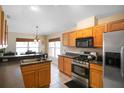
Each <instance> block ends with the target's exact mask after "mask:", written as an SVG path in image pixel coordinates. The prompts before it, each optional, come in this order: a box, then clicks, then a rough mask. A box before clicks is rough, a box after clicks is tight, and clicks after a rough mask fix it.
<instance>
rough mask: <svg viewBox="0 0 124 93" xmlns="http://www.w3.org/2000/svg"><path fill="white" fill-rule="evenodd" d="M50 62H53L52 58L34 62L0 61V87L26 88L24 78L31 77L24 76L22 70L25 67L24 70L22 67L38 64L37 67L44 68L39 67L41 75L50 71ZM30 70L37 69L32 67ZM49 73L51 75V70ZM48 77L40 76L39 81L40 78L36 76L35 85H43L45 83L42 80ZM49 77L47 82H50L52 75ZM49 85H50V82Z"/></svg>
mask: <svg viewBox="0 0 124 93" xmlns="http://www.w3.org/2000/svg"><path fill="white" fill-rule="evenodd" d="M50 63H51V60H50V59H48V60H47V59H46V60H41V61H36V62H33V63H27V62H25V63H20V61H19V62H17V61H15V62H14V61H13V62H2V63H0V88H24V87H26V86H25V81H24V79H30V78H29V77H28V78H27V77H26V78H24V75H23V73H22V72H23V71H25V69H24V70H22V68H26V67H27V66H28V67H29V66H32V65H34V66H37V67H36V68H40V69H42V70H40V69H39V70H38V69H37V70H38V71H39V72H41V73H39V74H38V75H39V76H40V77H41V76H42V73H46V71H48V70H49V71H50ZM48 64H49V65H48ZM45 65H46V66H45ZM34 66H33V67H34ZM20 67H21V68H20ZM46 68H47V70H45V69H46ZM30 70H32V71H31V72H35V71H33V70H34V68H30ZM35 70H36V69H35ZM27 71H29V70H27ZM27 71H26V73H27ZM36 73H37V72H36ZM49 75H50V72H49ZM29 76H30V75H29ZM36 76H37V75H36ZM45 77H46V78H47V76H45ZM31 78H33V77H31ZM46 78H40V79H39V80H40V83H37V80H36V79H38V77H35V78H34V79H35V80H34V81H36V83H35V85H37V86H38V84H39V85H41V84H42V83H44V82H42V81H44V80H43V79H46ZM48 79H49V82H47V83H50V76H48ZM30 82H32V81H30ZM30 82H29V85H30ZM47 86H49V84H48V85H47ZM31 87H32V86H31ZM35 87H36V86H35ZM40 87H42V86H40Z"/></svg>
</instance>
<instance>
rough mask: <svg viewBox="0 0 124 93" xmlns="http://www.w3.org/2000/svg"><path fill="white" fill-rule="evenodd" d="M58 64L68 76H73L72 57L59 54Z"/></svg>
mask: <svg viewBox="0 0 124 93" xmlns="http://www.w3.org/2000/svg"><path fill="white" fill-rule="evenodd" d="M58 62H59V63H58V64H59V70H60V71H61V72H63V73H65V74H66V75H68V76H71V75H72V73H71V63H72V59H71V58H67V57H63V56H59V59H58Z"/></svg>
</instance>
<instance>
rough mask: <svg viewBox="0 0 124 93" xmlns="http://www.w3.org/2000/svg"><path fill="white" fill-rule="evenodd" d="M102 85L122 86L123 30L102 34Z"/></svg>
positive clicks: (123, 63) (123, 73) (123, 86)
mask: <svg viewBox="0 0 124 93" xmlns="http://www.w3.org/2000/svg"><path fill="white" fill-rule="evenodd" d="M103 66H104V74H103V87H105V88H124V30H121V31H115V32H108V33H104V34H103Z"/></svg>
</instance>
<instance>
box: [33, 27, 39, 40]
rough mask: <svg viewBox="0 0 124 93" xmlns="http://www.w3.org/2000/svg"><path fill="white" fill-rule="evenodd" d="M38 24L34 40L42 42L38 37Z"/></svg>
mask: <svg viewBox="0 0 124 93" xmlns="http://www.w3.org/2000/svg"><path fill="white" fill-rule="evenodd" d="M38 28H39V27H38V26H36V35H35V38H34V42H40V39H39V37H38Z"/></svg>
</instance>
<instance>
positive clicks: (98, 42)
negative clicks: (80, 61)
mask: <svg viewBox="0 0 124 93" xmlns="http://www.w3.org/2000/svg"><path fill="white" fill-rule="evenodd" d="M104 32H107V29H106V25H98V26H95V27H94V28H93V38H94V47H99V48H100V47H102V45H103V33H104Z"/></svg>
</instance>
